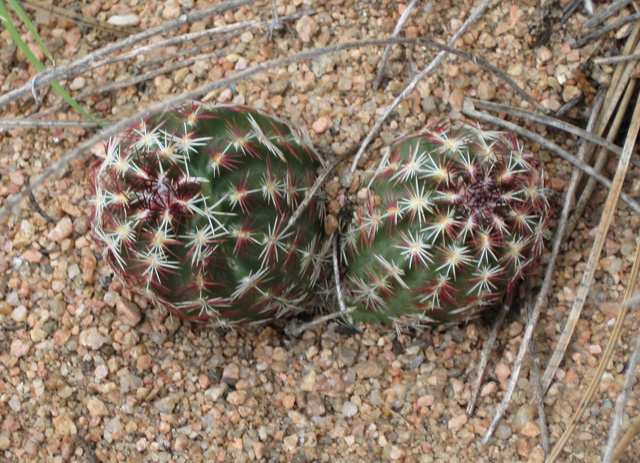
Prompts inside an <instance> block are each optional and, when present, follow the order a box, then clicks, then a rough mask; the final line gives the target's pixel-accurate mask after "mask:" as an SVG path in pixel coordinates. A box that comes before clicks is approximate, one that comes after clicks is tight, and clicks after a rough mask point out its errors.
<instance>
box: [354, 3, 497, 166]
mask: <svg viewBox="0 0 640 463" xmlns="http://www.w3.org/2000/svg"><path fill="white" fill-rule="evenodd" d="M490 3H491V0H482V3H481V4H480V6H478V8H476V9H475V11H474V12H473V13H472V14H471V16H469V17H468V18H467V20H466V21H465V22H464V23H463V24H462V26H461V27H460V29H458V30H457V31H456V33H455V34H453V37H451V40H449V42H448V43H447V45H448V46H452V45H453V44H455V43H456V41H457V40H458V39H459V38H460V37H462V34H464V33H465V32H466V31H467V29H468V28H469V26H470V25H471V24H472V23H473V22H474V21H475V20H476V19H478V17H479V16H480V15H481V14H482V13H483V12H484V10H486V9H487V8H488V6H489V4H490ZM445 55H446V52H444V51H441V52H440V53H438V55H437V56H436V57H435V58H434V59H433V60H432V61H431V62H430V63H429V64H428V65H427V66H426V67H425V68H424V69H423V70H422V71H420V73H418V75H416V76H415V77H414V78H413V80H412V81H411V82H410V83H409V85H407V86H406V87H405V89H404V90H402V92H401V93H400V95H398V96H397V97H396V99H395V100H393V102H392V103H391V104H390V105H389V106H387V108H386V109H385V111H384V113H383V114H382V115H381V116H380V118H379V119H378V120H377V121H376V123H375V124H374V126H373V128H372V129H371V130H370V131H369V133H368V134H367V136H366V137H365V139H364V141H363V142H362V143H361V144H360V148H359V149H358V152H357V153H356V155H355V157H354V159H353V163H352V164H351V172H355V170H356V169H357V168H358V161H359V160H360V158H361V157H362V155H363V154H364V151H365V150H366V149H367V147H368V146H369V143H371V141H372V140H373V137H375V136H376V134H377V133H378V131H379V130H380V128H381V127H382V124H383V123H384V121H386V120H387V117H389V115H390V114H391V113H392V112H393V110H394V109H396V108H397V107H398V105H399V104H400V103H401V102H402V101H403V100H404V99H405V98H406V97H407V95H409V93H411V92H412V91H413V89H414V88H416V86H417V85H418V83H419V82H420V81H421V80H422V79H423V78H424V77H425V76H426V75H427V74H429V73H430V72H431V71H432V70H433V69H435V68H436V67H437V66H438V65H439V64H440V63H441V62H442V60H443V59H444V57H445Z"/></svg>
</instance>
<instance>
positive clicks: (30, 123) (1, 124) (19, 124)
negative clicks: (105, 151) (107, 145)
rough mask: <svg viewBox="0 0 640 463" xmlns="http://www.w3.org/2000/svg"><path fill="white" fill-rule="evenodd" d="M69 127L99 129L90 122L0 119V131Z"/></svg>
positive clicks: (106, 121)
mask: <svg viewBox="0 0 640 463" xmlns="http://www.w3.org/2000/svg"><path fill="white" fill-rule="evenodd" d="M101 122H104V123H105V124H111V123H113V122H117V121H112V120H105V119H102V120H101ZM71 127H83V128H88V129H92V128H94V127H99V125H98V124H96V123H95V122H91V121H84V120H83V121H50V120H33V119H18V118H16V119H0V130H10V129H60V128H71Z"/></svg>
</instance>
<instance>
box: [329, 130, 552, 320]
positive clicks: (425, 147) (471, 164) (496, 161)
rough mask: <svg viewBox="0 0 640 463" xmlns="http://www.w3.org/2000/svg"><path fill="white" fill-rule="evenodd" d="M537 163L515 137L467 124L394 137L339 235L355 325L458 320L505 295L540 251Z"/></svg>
mask: <svg viewBox="0 0 640 463" xmlns="http://www.w3.org/2000/svg"><path fill="white" fill-rule="evenodd" d="M536 166H537V162H536V160H535V159H534V158H533V157H532V156H530V155H527V154H525V153H524V152H523V149H522V146H521V145H520V144H519V143H518V142H517V140H516V139H515V138H514V137H513V135H511V134H508V133H501V132H490V131H483V130H482V129H480V128H479V127H477V126H472V125H461V126H458V127H451V126H447V125H437V126H431V127H428V128H427V129H426V130H425V131H424V132H422V133H419V134H415V135H411V136H407V137H404V138H401V139H399V140H396V141H394V142H393V143H392V144H391V146H390V147H389V151H388V152H387V153H386V156H385V158H384V159H383V162H382V163H381V165H380V167H379V168H378V169H377V171H376V172H375V173H373V172H369V173H368V174H366V175H365V176H364V180H363V183H361V185H365V186H368V189H366V190H361V191H360V192H359V194H358V197H359V198H361V199H362V200H361V201H360V203H359V204H356V205H355V213H354V215H355V219H354V223H353V224H352V225H351V226H350V227H348V228H347V230H346V231H345V233H344V234H343V235H342V236H341V250H342V260H343V262H345V264H346V266H347V273H346V277H345V279H344V289H345V302H346V304H347V306H356V310H355V311H354V312H352V313H351V316H352V317H353V320H354V321H355V322H361V321H364V322H382V323H384V324H393V325H395V326H396V327H397V328H398V329H401V328H403V327H406V326H414V327H420V326H429V325H443V324H454V323H460V322H462V321H465V320H467V319H469V318H470V317H473V316H474V315H476V314H478V313H479V312H480V311H482V310H484V309H486V308H487V307H489V306H491V305H493V304H495V303H496V302H497V301H498V300H499V299H501V298H502V297H503V296H504V295H505V294H508V293H509V292H511V291H512V290H513V288H514V285H515V284H516V282H517V281H518V280H519V279H520V278H522V277H523V276H525V275H527V272H528V271H529V270H530V269H531V267H532V266H533V265H535V263H536V260H537V258H538V257H539V256H540V254H541V253H542V250H543V235H544V232H545V230H546V228H547V222H548V215H549V209H550V208H549V203H548V201H547V198H546V192H545V189H544V183H543V177H542V176H541V175H540V173H539V171H538V170H537V168H536Z"/></svg>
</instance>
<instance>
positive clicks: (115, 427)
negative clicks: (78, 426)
mask: <svg viewBox="0 0 640 463" xmlns="http://www.w3.org/2000/svg"><path fill="white" fill-rule="evenodd" d="M104 431H105V432H104V439H105V440H106V441H107V442H108V443H111V442H113V441H114V440H120V439H122V433H123V431H124V429H123V427H122V423H121V422H120V417H119V416H116V417H115V418H111V419H110V420H109V421H107V423H106V424H105V426H104Z"/></svg>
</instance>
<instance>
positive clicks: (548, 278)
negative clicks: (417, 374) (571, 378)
mask: <svg viewBox="0 0 640 463" xmlns="http://www.w3.org/2000/svg"><path fill="white" fill-rule="evenodd" d="M479 114H482V113H479ZM595 115H596V112H595V111H594V112H593V113H592V117H591V119H590V120H589V126H593V124H594V120H595V117H596V116H595ZM578 173H579V172H578V170H577V169H574V170H573V173H572V176H571V180H572V181H571V182H570V183H569V187H568V188H567V191H566V193H565V196H564V203H563V206H562V211H561V212H560V217H559V219H558V226H557V228H556V233H555V236H554V238H553V246H552V250H551V257H550V258H549V263H548V264H547V270H546V272H545V275H544V280H543V281H542V286H541V288H540V291H539V293H538V296H537V297H536V302H535V305H534V307H533V311H532V312H531V317H530V318H529V322H528V323H527V326H526V328H525V330H524V336H523V337H522V343H521V344H520V348H519V350H518V356H517V357H516V361H515V363H514V368H513V370H512V372H511V378H510V379H509V381H510V385H509V390H511V391H513V389H515V385H516V384H517V383H518V378H519V377H520V368H519V365H520V366H521V365H522V361H523V359H524V356H525V355H526V353H527V350H528V347H529V343H530V342H531V339H533V330H534V329H535V327H536V325H537V323H538V320H539V318H540V313H541V312H542V306H543V305H544V304H545V302H546V298H547V294H548V293H549V290H550V289H551V283H552V281H553V271H554V270H555V267H556V263H557V261H558V255H559V254H560V246H561V245H562V243H563V241H564V236H565V231H566V229H567V220H568V218H569V211H570V210H571V207H572V205H573V200H574V198H575V193H576V189H577V185H578V181H577V177H578ZM510 401H511V395H509V394H507V395H505V396H504V397H503V398H502V402H501V403H500V407H499V408H498V410H497V411H496V413H495V415H494V417H493V420H492V421H491V425H490V426H489V428H488V429H487V432H486V433H485V435H484V438H483V439H482V442H483V443H484V444H486V443H487V442H488V441H489V439H490V438H491V436H492V435H493V433H494V432H495V430H496V428H497V427H498V423H500V420H501V419H502V416H503V415H504V413H505V412H506V411H507V408H508V406H509V402H510Z"/></svg>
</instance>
